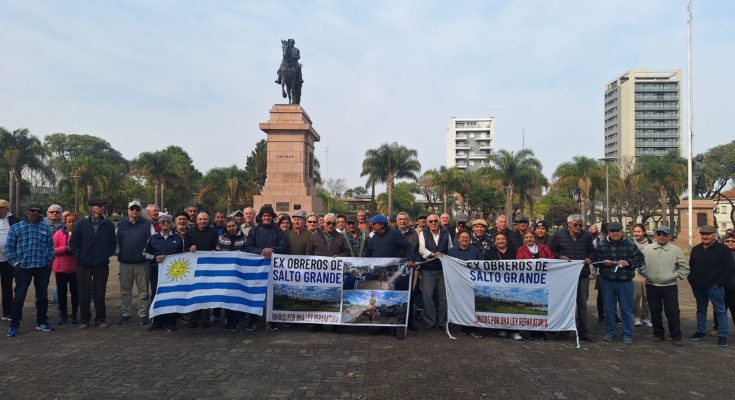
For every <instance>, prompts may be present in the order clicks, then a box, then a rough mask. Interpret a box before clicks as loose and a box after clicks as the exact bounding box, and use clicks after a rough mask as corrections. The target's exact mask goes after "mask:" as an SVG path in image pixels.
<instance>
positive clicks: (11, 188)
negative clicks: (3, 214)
mask: <svg viewBox="0 0 735 400" xmlns="http://www.w3.org/2000/svg"><path fill="white" fill-rule="evenodd" d="M14 197H15V170H13V169H11V170H10V172H8V201H9V202H10V208H9V210H10V212H12V213H13V214H15V211H14V209H15V198H14Z"/></svg>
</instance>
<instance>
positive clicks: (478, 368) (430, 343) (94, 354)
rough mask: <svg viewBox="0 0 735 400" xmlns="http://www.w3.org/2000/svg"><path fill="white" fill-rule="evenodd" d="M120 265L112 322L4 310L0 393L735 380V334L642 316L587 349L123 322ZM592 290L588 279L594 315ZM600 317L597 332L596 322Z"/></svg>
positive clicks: (442, 394) (668, 389) (573, 389)
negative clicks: (101, 324)
mask: <svg viewBox="0 0 735 400" xmlns="http://www.w3.org/2000/svg"><path fill="white" fill-rule="evenodd" d="M114 268H115V267H114V266H113V269H114ZM116 275H117V274H116V273H111V274H110V281H109V283H108V294H107V299H108V301H107V304H108V314H109V317H108V322H110V323H111V326H110V327H109V328H107V329H99V328H90V329H89V330H87V331H78V330H77V329H76V325H64V326H60V327H59V326H56V325H55V322H56V318H55V316H56V305H50V306H49V311H50V312H49V316H50V317H51V318H50V322H52V323H54V325H55V326H56V328H57V330H56V331H55V332H52V333H42V332H36V331H35V330H33V328H34V326H33V322H34V321H35V318H34V315H35V310H34V308H33V304H32V299H33V290H32V289H31V290H30V291H29V294H28V299H27V303H26V309H25V310H24V316H25V319H24V321H23V323H22V324H21V329H20V335H19V336H18V337H15V338H7V337H5V336H4V332H5V330H6V329H7V322H4V324H3V325H0V329H2V330H3V331H2V333H3V336H2V337H0V366H2V369H3V372H2V373H0V399H2V400H14V399H131V398H135V399H149V398H150V399H153V398H155V399H169V398H183V399H194V398H196V399H223V398H235V399H246V398H258V399H260V398H266V399H303V398H319V399H323V398H326V399H390V398H406V399H414V398H415V399H432V398H436V399H445V398H452V399H460V398H461V399H481V398H504V399H529V398H533V399H620V398H632V399H685V398H686V399H725V398H730V397H731V395H730V393H731V392H732V391H733V390H735V368H734V367H735V343H733V344H731V346H730V347H727V348H721V347H718V346H716V345H715V340H714V339H713V338H708V339H706V340H704V341H702V342H686V341H685V343H684V346H683V347H680V348H677V347H674V346H672V345H671V343H670V342H663V343H652V342H651V341H650V340H649V337H650V329H648V328H635V332H634V344H633V345H632V346H625V345H623V344H622V342H620V341H616V342H613V343H604V342H598V343H594V344H586V343H582V347H581V348H580V349H576V348H575V343H574V341H573V340H571V339H570V340H569V341H551V340H550V341H545V342H532V341H528V340H523V341H513V340H511V339H502V338H498V337H494V336H493V337H484V338H482V339H474V338H471V337H467V336H457V337H458V340H449V339H447V337H446V335H445V334H444V333H443V332H441V331H438V330H432V331H428V332H427V331H421V332H417V333H414V332H409V337H408V338H407V339H406V340H405V341H398V340H396V339H395V338H393V337H391V336H388V335H373V334H371V333H370V332H369V331H368V330H365V329H356V328H350V329H346V330H345V333H342V334H335V333H332V332H330V331H329V330H327V331H325V332H319V333H309V332H307V331H306V330H305V329H304V328H303V327H298V326H292V327H283V328H281V329H279V330H278V331H277V332H271V333H267V332H265V331H264V329H262V328H263V327H262V326H261V327H260V328H261V329H259V330H258V331H256V332H252V333H248V332H245V331H242V330H240V331H238V332H223V331H221V330H220V328H221V327H222V325H221V323H219V324H215V325H214V326H213V327H212V328H209V329H203V328H195V329H188V328H185V327H181V324H180V329H179V331H177V332H170V333H169V332H165V331H158V332H153V333H149V332H147V331H146V328H147V327H146V326H139V325H137V323H136V322H137V321H136V319H135V318H134V319H133V321H132V322H131V323H129V324H127V325H123V326H118V325H115V323H116V322H117V320H118V318H119V315H120V311H119V296H118V288H117V277H116ZM52 282H53V278H52ZM52 285H53V283H52ZM679 290H680V295H679V296H680V301H681V309H682V325H683V326H682V328H683V333H684V334H685V335H689V334H691V333H692V332H693V328H694V305H693V298H692V295H691V291H690V290H689V287H688V285H687V284H685V283H682V284H680V287H679ZM49 292H51V290H49ZM594 296H596V291H594V290H591V291H590V307H589V309H590V312H592V313H593V314H594V312H595V310H596V308H595V307H594V304H593V302H594ZM594 317H595V316H594V315H592V320H593V321H594ZM730 324H731V332H732V330H733V328H732V321H730ZM261 325H262V324H261ZM593 329H594V333H595V335H596V336H597V337H601V335H602V334H603V332H602V327H601V326H599V325H596V324H594V327H593ZM734 337H735V335H733V334H732V333H731V335H730V340H731V342H733V341H734V340H733V338H734Z"/></svg>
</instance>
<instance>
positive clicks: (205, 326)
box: [202, 321, 210, 329]
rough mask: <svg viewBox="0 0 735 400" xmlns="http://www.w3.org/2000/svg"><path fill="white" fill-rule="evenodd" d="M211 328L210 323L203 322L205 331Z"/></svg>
mask: <svg viewBox="0 0 735 400" xmlns="http://www.w3.org/2000/svg"><path fill="white" fill-rule="evenodd" d="M209 327H210V325H209V321H204V322H202V328H204V329H207V328H209Z"/></svg>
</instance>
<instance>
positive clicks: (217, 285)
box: [158, 282, 266, 294]
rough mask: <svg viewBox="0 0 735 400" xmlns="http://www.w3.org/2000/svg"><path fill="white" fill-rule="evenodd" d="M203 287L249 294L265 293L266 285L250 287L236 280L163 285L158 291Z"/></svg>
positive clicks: (191, 289) (190, 289) (177, 290)
mask: <svg viewBox="0 0 735 400" xmlns="http://www.w3.org/2000/svg"><path fill="white" fill-rule="evenodd" d="M202 289H225V290H240V291H243V292H245V293H248V294H265V290H266V287H265V286H263V287H248V286H245V285H242V284H239V283H234V282H200V283H193V284H191V285H176V286H161V287H159V288H158V293H172V292H191V291H194V290H202Z"/></svg>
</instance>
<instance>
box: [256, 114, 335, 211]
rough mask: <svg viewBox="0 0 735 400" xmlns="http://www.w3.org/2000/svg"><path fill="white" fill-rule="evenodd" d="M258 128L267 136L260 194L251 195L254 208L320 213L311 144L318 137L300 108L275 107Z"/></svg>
mask: <svg viewBox="0 0 735 400" xmlns="http://www.w3.org/2000/svg"><path fill="white" fill-rule="evenodd" d="M260 129H261V130H262V131H263V132H265V133H266V134H267V135H268V138H267V139H266V142H267V146H266V147H267V166H266V170H267V177H266V180H265V185H264V186H263V193H262V194H261V195H256V196H253V203H254V204H253V206H254V207H255V209H256V210H258V209H259V208H260V207H261V206H263V205H266V204H270V205H271V206H272V207H273V209H274V210H275V211H276V213H281V212H287V213H289V214H293V212H294V211H297V210H305V211H306V212H309V213H311V212H314V213H319V212H322V211H323V210H324V207H323V205H322V200H321V199H320V198H318V197H317V196H316V187H315V184H314V143H316V142H318V141H319V134H318V133H317V132H316V131H315V130H314V127H313V126H312V124H311V119H310V118H309V116H308V115H307V114H306V112H305V111H304V109H303V108H301V106H300V105H298V104H276V105H274V106H273V107H272V108H271V110H270V119H269V120H268V122H264V123H261V124H260Z"/></svg>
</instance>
